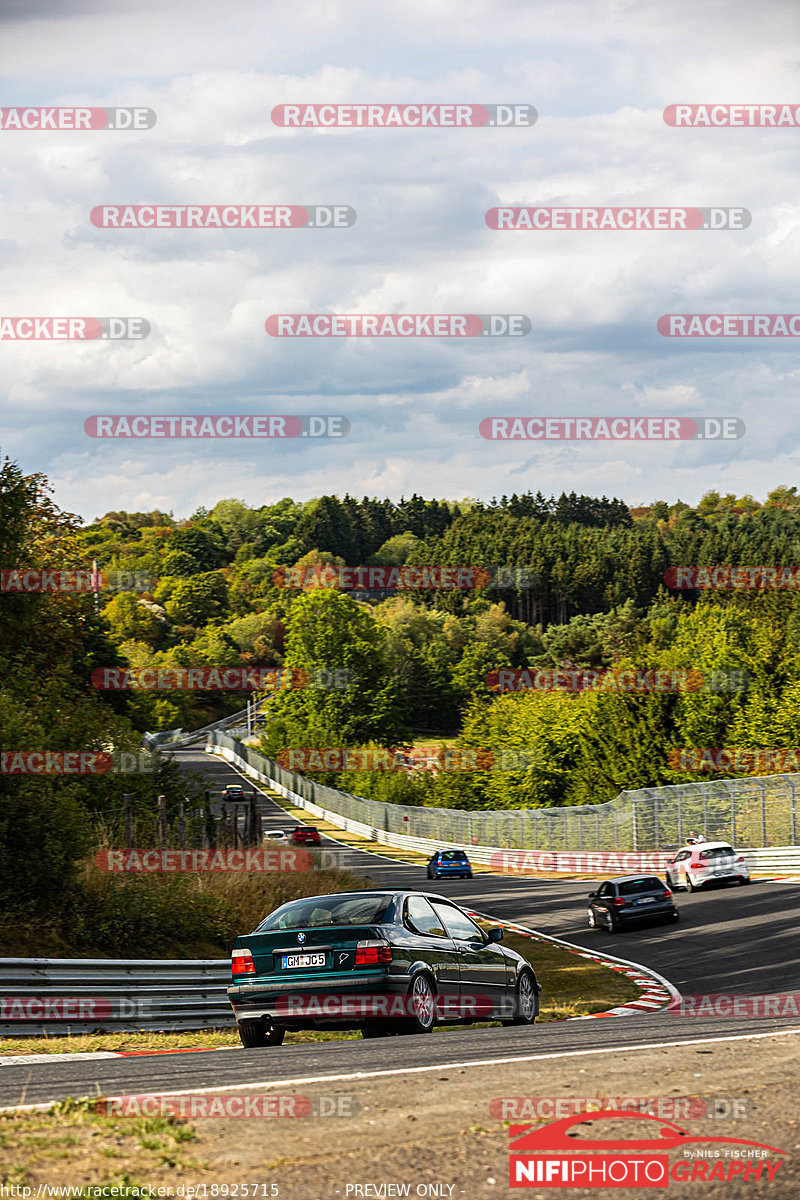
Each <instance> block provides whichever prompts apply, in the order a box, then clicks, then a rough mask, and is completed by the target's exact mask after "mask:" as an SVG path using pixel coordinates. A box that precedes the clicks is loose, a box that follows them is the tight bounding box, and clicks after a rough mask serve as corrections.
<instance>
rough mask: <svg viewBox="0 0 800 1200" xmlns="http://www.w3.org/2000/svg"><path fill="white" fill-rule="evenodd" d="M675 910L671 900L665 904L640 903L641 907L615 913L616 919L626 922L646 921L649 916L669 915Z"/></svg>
mask: <svg viewBox="0 0 800 1200" xmlns="http://www.w3.org/2000/svg"><path fill="white" fill-rule="evenodd" d="M677 911H678V910H677V908H676V907H675V905H674V904H673V903H672V902H671V901H670V902H669V903H667V904H642V905H641V907H637V908H632V909H630V910H626V911H624V912H621V913H617V921H619V922H621V923H622V924H627V923H628V922H629V921H646V920H647V919H648V918H649V917H667V916H669V917H671V916H672V915H673V913H676V912H677Z"/></svg>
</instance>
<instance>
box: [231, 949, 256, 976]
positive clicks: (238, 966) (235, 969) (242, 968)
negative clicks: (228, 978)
mask: <svg viewBox="0 0 800 1200" xmlns="http://www.w3.org/2000/svg"><path fill="white" fill-rule="evenodd" d="M255 973H256V964H255V963H254V962H253V956H252V954H251V953H250V951H249V950H234V951H233V953H232V954H231V975H255Z"/></svg>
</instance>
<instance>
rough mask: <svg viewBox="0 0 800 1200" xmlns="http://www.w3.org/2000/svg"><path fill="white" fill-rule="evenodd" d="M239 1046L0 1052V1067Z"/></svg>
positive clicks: (237, 1048)
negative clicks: (41, 1052) (71, 1052)
mask: <svg viewBox="0 0 800 1200" xmlns="http://www.w3.org/2000/svg"><path fill="white" fill-rule="evenodd" d="M240 1049H241V1046H182V1047H181V1048H180V1049H179V1050H80V1051H78V1052H77V1053H76V1054H70V1053H69V1051H68V1050H65V1051H63V1052H62V1053H55V1054H0V1067H25V1066H27V1065H28V1064H29V1063H47V1062H49V1063H61V1062H81V1061H84V1060H87V1059H94V1060H97V1059H98V1058H149V1057H150V1056H151V1055H153V1054H207V1053H208V1052H209V1050H240Z"/></svg>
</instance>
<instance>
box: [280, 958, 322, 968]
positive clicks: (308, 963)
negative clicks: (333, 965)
mask: <svg viewBox="0 0 800 1200" xmlns="http://www.w3.org/2000/svg"><path fill="white" fill-rule="evenodd" d="M283 966H284V970H291V969H292V968H296V967H324V966H325V955H324V954H284V956H283Z"/></svg>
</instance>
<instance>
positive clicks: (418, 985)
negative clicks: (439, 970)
mask: <svg viewBox="0 0 800 1200" xmlns="http://www.w3.org/2000/svg"><path fill="white" fill-rule="evenodd" d="M406 996H407V998H408V1000H409V1007H410V1008H411V1007H414V1008H416V1005H417V1004H419V1006H420V1007H419V1009H418V1010H417V1011H415V1013H414V1016H412V1017H405V1018H404V1019H403V1020H402V1021H398V1022H397V1025H396V1032H397V1033H432V1032H433V1027H434V1025H435V1024H436V992H435V990H434V985H433V980H432V979H431V977H430V975H428V974H426V972H425V971H418V972H417V974H416V975H415V976H414V978H413V979H412V980H411V984H410V986H409V989H408V992H407V993H406ZM415 1002H416V1003H415ZM423 1014H424V1015H423Z"/></svg>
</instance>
